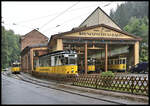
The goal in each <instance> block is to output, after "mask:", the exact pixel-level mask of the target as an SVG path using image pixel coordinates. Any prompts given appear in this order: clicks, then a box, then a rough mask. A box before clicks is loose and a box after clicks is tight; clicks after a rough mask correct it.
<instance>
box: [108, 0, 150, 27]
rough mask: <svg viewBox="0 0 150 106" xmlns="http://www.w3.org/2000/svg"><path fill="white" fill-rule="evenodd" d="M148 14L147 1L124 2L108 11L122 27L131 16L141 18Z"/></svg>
mask: <svg viewBox="0 0 150 106" xmlns="http://www.w3.org/2000/svg"><path fill="white" fill-rule="evenodd" d="M144 16H147V17H149V15H148V2H147V1H144V2H143V1H141V2H125V3H123V4H121V5H118V6H117V9H116V11H113V10H111V11H110V17H111V18H112V19H113V20H114V21H115V22H116V23H118V24H119V25H120V27H121V28H124V27H125V26H126V25H127V23H128V22H129V20H130V19H131V17H137V18H143V17H144Z"/></svg>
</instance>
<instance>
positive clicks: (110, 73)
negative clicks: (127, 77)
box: [101, 71, 115, 77]
mask: <svg viewBox="0 0 150 106" xmlns="http://www.w3.org/2000/svg"><path fill="white" fill-rule="evenodd" d="M101 76H110V77H114V76H115V74H114V73H113V72H112V71H107V72H102V73H101Z"/></svg>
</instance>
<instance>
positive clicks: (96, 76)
mask: <svg viewBox="0 0 150 106" xmlns="http://www.w3.org/2000/svg"><path fill="white" fill-rule="evenodd" d="M95 79H96V81H95V85H96V86H95V89H97V85H98V83H97V82H98V75H95Z"/></svg>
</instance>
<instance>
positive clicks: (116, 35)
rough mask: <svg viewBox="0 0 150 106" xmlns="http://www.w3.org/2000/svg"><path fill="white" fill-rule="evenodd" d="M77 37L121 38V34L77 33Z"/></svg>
mask: <svg viewBox="0 0 150 106" xmlns="http://www.w3.org/2000/svg"><path fill="white" fill-rule="evenodd" d="M79 35H84V36H87V35H88V36H93V37H94V36H99V37H122V34H120V33H108V32H103V33H98V32H79Z"/></svg>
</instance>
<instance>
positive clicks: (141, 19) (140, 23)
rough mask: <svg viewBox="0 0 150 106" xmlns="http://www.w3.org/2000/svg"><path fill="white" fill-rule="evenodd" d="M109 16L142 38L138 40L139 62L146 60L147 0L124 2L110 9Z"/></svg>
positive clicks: (124, 28)
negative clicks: (114, 8)
mask: <svg viewBox="0 0 150 106" xmlns="http://www.w3.org/2000/svg"><path fill="white" fill-rule="evenodd" d="M110 17H111V18H112V19H113V20H114V21H115V22H116V23H118V25H119V26H120V27H121V28H122V29H123V30H125V31H127V32H128V33H131V34H133V35H136V36H139V37H141V38H142V41H140V49H139V50H140V51H139V52H140V53H139V54H140V62H143V61H148V27H149V15H148V2H147V1H141V2H134V1H133V2H125V3H124V4H121V5H118V6H117V9H116V10H115V11H113V10H111V11H110Z"/></svg>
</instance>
